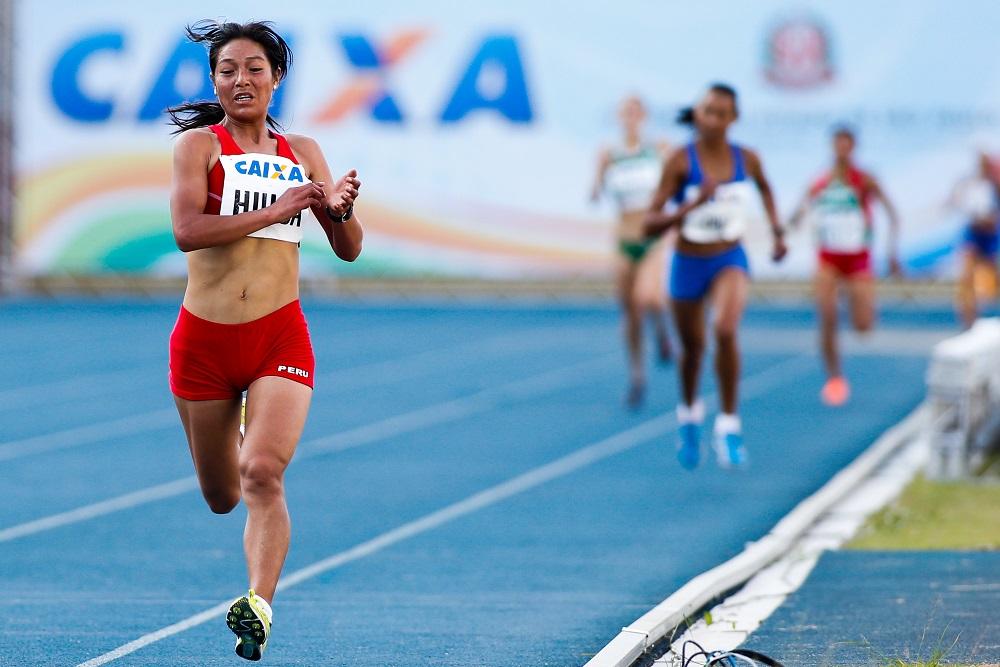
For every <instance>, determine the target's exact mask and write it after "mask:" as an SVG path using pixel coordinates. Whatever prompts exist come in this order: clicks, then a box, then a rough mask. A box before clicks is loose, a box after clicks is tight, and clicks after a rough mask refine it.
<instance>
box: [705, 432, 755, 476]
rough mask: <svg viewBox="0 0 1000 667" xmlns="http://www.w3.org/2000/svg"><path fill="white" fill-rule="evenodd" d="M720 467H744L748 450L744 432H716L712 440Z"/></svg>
mask: <svg viewBox="0 0 1000 667" xmlns="http://www.w3.org/2000/svg"><path fill="white" fill-rule="evenodd" d="M712 444H713V447H714V449H715V458H716V461H718V463H719V467H720V468H742V467H744V466H746V464H747V450H746V447H744V446H743V434H742V433H716V434H715V438H713V440H712Z"/></svg>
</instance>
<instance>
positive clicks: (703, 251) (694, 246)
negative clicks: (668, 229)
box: [676, 236, 740, 257]
mask: <svg viewBox="0 0 1000 667" xmlns="http://www.w3.org/2000/svg"><path fill="white" fill-rule="evenodd" d="M739 244H740V242H739V241H717V242H715V243H692V242H691V241H688V240H687V239H685V238H684V237H683V236H681V237H679V238H678V239H677V248H676V250H677V252H679V253H681V254H684V255H693V256H695V257H711V256H713V255H720V254H722V253H724V252H726V251H727V250H732V249H733V248H735V247H736V246H738V245H739Z"/></svg>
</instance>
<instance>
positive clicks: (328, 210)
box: [168, 21, 362, 660]
mask: <svg viewBox="0 0 1000 667" xmlns="http://www.w3.org/2000/svg"><path fill="white" fill-rule="evenodd" d="M188 37H189V38H190V39H191V40H192V41H195V42H201V43H204V44H206V45H207V47H208V58H209V64H210V66H211V76H212V82H213V84H214V86H215V93H216V95H217V97H218V102H197V103H191V104H184V105H181V106H179V107H174V108H172V109H168V113H169V114H170V116H171V120H172V122H173V123H174V124H175V125H176V126H177V128H178V129H177V131H176V132H177V133H179V134H180V136H179V137H178V139H177V142H176V144H175V146H174V167H173V186H172V191H171V197H170V211H171V219H172V222H173V231H174V237H175V239H176V241H177V246H178V247H179V248H180V249H181V250H182V251H184V252H185V253H186V255H187V262H188V283H187V289H186V290H185V292H184V302H183V305H182V306H181V310H180V315H179V316H178V319H177V324H176V325H175V327H174V331H173V333H172V334H171V337H170V388H171V391H172V392H173V394H174V399H175V402H176V404H177V411H178V413H179V414H180V418H181V422H182V423H183V425H184V432H185V433H186V435H187V439H188V444H189V446H190V450H191V457H192V459H193V461H194V466H195V470H196V472H197V475H198V480H199V483H200V485H201V490H202V494H203V495H204V497H205V500H206V501H207V502H208V505H209V507H210V508H211V509H212V511H213V512H216V513H227V512H229V511H231V510H232V509H233V508H234V507H236V505H237V504H238V503H239V501H240V499H241V498H242V500H243V502H244V503H245V504H246V507H247V524H246V531H245V533H244V540H243V546H244V550H245V552H246V563H247V570H248V573H249V580H250V591H249V592H248V593H247V594H246V595H244V596H242V597H240V598H239V599H237V600H236V601H235V602H234V603H233V605H232V607H231V609H230V611H229V613H228V614H227V619H226V620H227V625H229V627H230V629H231V630H232V631H233V632H234V633H235V634H236V637H237V643H236V652H237V654H238V655H240V656H241V657H243V658H247V659H249V660H259V659H260V657H261V654H262V653H263V651H264V648H265V647H266V645H267V639H268V636H269V633H270V626H271V608H270V603H271V601H272V598H273V595H274V590H275V587H276V585H277V582H278V577H279V575H280V573H281V568H282V565H283V563H284V560H285V554H286V553H287V551H288V542H289V519H288V511H287V508H286V505H285V496H284V486H283V476H284V472H285V468H286V467H287V466H288V463H289V461H291V458H292V455H293V453H294V452H295V447H296V445H297V444H298V441H299V437H300V435H301V433H302V428H303V426H304V424H305V419H306V414H307V413H308V411H309V402H310V399H311V397H312V387H313V380H314V373H315V368H314V359H313V352H312V346H311V344H310V340H309V331H308V329H307V327H306V321H305V318H304V317H303V315H302V310H301V308H300V307H299V301H298V295H299V289H298V288H299V285H298V283H299V281H298V278H299V241H301V239H302V229H303V228H304V227H305V226H306V225H309V224H316V222H318V223H319V225H320V226H321V227H322V229H323V230H324V231H325V232H326V236H327V238H328V239H329V242H330V246H331V248H332V249H333V252H334V253H335V254H336V255H337V256H338V257H339V258H341V259H343V260H345V261H353V260H354V259H355V258H357V256H358V255H359V253H360V252H361V240H362V229H361V224H360V222H359V221H358V219H357V217H356V216H354V214H353V210H354V209H353V205H354V200H355V199H356V197H357V196H358V188H359V187H360V185H361V182H360V181H359V180H358V179H357V173H356V172H355V171H354V170H351V171H349V172H347V174H345V175H344V176H343V177H341V178H340V179H339V180H337V181H334V180H333V178H332V177H331V175H330V169H329V167H328V166H327V164H326V160H325V159H324V157H323V152H322V150H321V149H320V147H319V146H318V145H317V143H316V142H315V141H314V140H312V139H310V138H308V137H304V136H300V135H288V136H282V135H280V134H276V133H275V132H272V131H271V130H269V129H268V125H271V126H272V127H274V126H275V125H276V124H275V122H274V120H273V119H272V118H271V117H270V116H269V115H268V106H269V104H270V102H271V96H272V95H273V93H274V91H275V89H277V87H278V85H280V82H281V81H282V79H284V77H285V76H286V74H287V73H288V66H289V64H290V62H291V52H290V51H289V49H288V45H287V44H286V43H285V41H284V40H283V39H282V38H281V37H280V36H279V35H278V34H277V33H276V32H275V31H274V30H273V29H272V28H271V27H270V25H269V24H267V23H259V22H254V23H246V24H238V23H222V24H217V23H214V22H209V21H202V22H199V23H197V24H195V25H194V26H191V27H189V28H188ZM244 391H246V425H245V427H246V428H245V434H241V429H240V404H241V396H242V393H243V392H244Z"/></svg>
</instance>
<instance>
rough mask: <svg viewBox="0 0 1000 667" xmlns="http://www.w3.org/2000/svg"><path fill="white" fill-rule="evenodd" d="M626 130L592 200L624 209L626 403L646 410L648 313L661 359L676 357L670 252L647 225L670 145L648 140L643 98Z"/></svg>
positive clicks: (625, 119)
mask: <svg viewBox="0 0 1000 667" xmlns="http://www.w3.org/2000/svg"><path fill="white" fill-rule="evenodd" d="M618 117H619V119H620V121H621V125H622V130H623V134H624V137H623V142H622V145H621V146H620V147H616V148H607V149H605V150H603V151H601V154H600V157H599V158H598V165H597V178H596V180H595V182H594V187H593V190H592V191H591V200H592V201H597V199H598V198H600V196H601V194H602V193H605V192H606V193H608V194H610V195H611V196H612V197H614V199H615V203H616V204H617V205H618V225H617V227H616V232H615V235H616V237H617V241H618V244H617V250H618V255H619V258H618V270H617V284H618V300H619V302H620V303H621V306H622V313H623V314H624V316H625V322H624V324H625V344H626V346H627V351H628V362H629V389H628V394H627V396H626V399H625V402H626V404H627V405H628V406H629V407H632V408H636V407H638V406H639V405H641V403H642V400H643V398H644V395H645V389H646V372H645V364H644V363H643V359H642V321H643V317H644V316H645V315H646V314H647V313H648V314H649V316H650V318H651V319H652V321H653V326H654V327H655V331H656V341H657V346H658V352H659V356H660V360H661V361H663V362H667V361H669V360H670V357H671V350H670V336H669V334H668V333H667V317H666V303H665V300H664V298H663V292H662V289H661V285H662V284H663V267H664V265H665V262H664V259H665V257H664V252H662V250H663V248H662V244H656V243H655V240H653V239H649V238H647V237H646V236H645V233H644V230H643V227H642V221H643V219H644V218H645V216H646V210H647V209H648V207H649V200H650V198H651V197H652V195H653V192H655V191H656V184H657V182H658V181H659V178H660V173H661V172H662V171H663V161H664V158H665V156H666V153H667V148H668V147H667V144H666V143H663V142H659V143H653V142H648V141H645V140H644V139H643V136H642V126H643V124H644V123H645V121H646V106H645V105H644V104H643V103H642V100H640V99H639V98H638V97H635V96H632V97H626V98H625V99H624V100H623V101H622V104H621V108H620V110H619V113H618Z"/></svg>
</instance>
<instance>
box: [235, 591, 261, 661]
mask: <svg viewBox="0 0 1000 667" xmlns="http://www.w3.org/2000/svg"><path fill="white" fill-rule="evenodd" d="M226 625H228V626H229V629H230V630H232V631H233V634H235V635H236V655H238V656H240V657H241V658H246V659H247V660H260V658H261V656H263V655H264V649H266V648H267V639H268V637H270V636H271V607H270V605H268V604H267V602H266V601H265V600H264V599H263V598H260V597H258V596H257V594H256V593H254V592H253V589H252V588H251V589H250V591H249V592H248V593H247V594H246V595H244V596H243V597H241V598H240V599H238V600H236V601H235V602H233V604H232V605H231V606H230V607H229V612H228V613H227V614H226Z"/></svg>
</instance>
